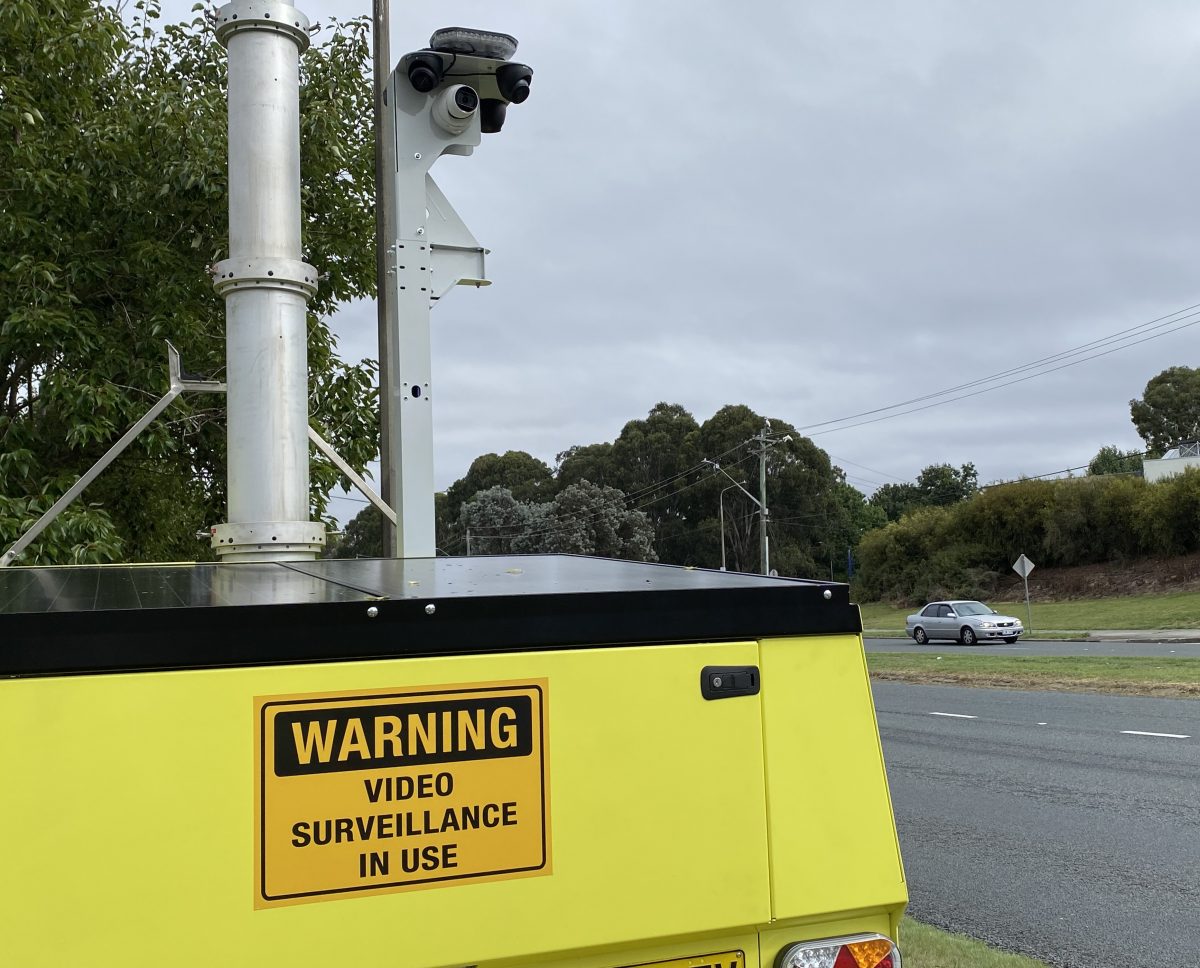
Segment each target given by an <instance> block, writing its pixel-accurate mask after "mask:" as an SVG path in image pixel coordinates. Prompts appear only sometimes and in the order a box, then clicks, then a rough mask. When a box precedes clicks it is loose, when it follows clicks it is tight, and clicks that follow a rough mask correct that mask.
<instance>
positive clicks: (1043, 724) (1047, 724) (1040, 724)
mask: <svg viewBox="0 0 1200 968" xmlns="http://www.w3.org/2000/svg"><path fill="white" fill-rule="evenodd" d="M1038 725H1039V726H1049V725H1050V724H1049V723H1038Z"/></svg>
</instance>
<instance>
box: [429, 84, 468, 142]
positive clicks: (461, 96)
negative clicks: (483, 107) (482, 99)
mask: <svg viewBox="0 0 1200 968" xmlns="http://www.w3.org/2000/svg"><path fill="white" fill-rule="evenodd" d="M478 110H479V95H478V94H476V93H475V89H474V88H473V87H470V86H469V85H467V84H452V85H450V87H448V88H446V89H445V90H444V91H442V92H441V93H440V94H438V96H437V97H436V98H435V100H434V102H433V120H434V121H435V122H436V123H437V125H438V127H440V128H442V129H444V130H445V131H448V132H449V133H450V134H462V133H463V132H464V131H466V130H467V128H468V127H470V124H471V118H473V117H474V116H475V112H476V111H478Z"/></svg>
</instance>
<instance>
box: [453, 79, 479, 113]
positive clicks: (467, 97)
mask: <svg viewBox="0 0 1200 968" xmlns="http://www.w3.org/2000/svg"><path fill="white" fill-rule="evenodd" d="M454 104H455V106H456V107H457V108H458V109H459V110H460V111H468V112H470V111H474V110H475V109H476V108H477V107H479V95H478V94H476V93H475V89H474V88H470V87H467V85H465V84H463V85H462V86H461V87H459V89H458V90H457V91H455V92H454Z"/></svg>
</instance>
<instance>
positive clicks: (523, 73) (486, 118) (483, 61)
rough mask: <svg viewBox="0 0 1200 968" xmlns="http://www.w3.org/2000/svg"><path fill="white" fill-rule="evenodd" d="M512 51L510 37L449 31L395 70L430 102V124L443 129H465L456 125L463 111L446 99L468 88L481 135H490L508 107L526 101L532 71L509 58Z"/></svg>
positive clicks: (456, 131) (457, 29)
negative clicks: (448, 93) (474, 101)
mask: <svg viewBox="0 0 1200 968" xmlns="http://www.w3.org/2000/svg"><path fill="white" fill-rule="evenodd" d="M516 50H517V41H516V38H514V37H512V36H510V35H508V34H497V33H492V32H490V31H483V30H470V29H467V28H463V27H447V28H444V29H442V30H438V31H435V32H434V34H433V36H432V37H431V38H430V39H429V46H428V47H426V48H424V49H423V50H418V51H413V52H412V53H409V54H405V55H404V57H402V58H401V59H400V65H399V68H400V70H402V71H403V72H404V73H405V75H406V76H407V77H408V81H409V84H410V85H411V86H412V88H413V90H414V91H416V92H417V93H418V94H429V95H432V96H433V97H434V99H435V102H436V103H435V104H434V107H433V111H434V120H435V121H436V122H437V124H438V126H439V127H441V128H442V129H443V130H445V131H448V132H450V133H452V134H459V133H461V132H462V131H464V130H465V126H464V127H460V126H459V125H460V123H461V121H462V117H461V112H462V109H461V108H459V109H457V110H456V109H455V107H454V105H453V101H452V99H451V101H447V100H445V98H444V94H445V91H447V90H451V89H455V88H459V87H469V88H470V89H471V90H473V91H474V92H475V94H476V95H477V96H478V99H479V102H480V105H479V106H478V107H477V111H478V114H479V119H480V131H482V132H483V133H485V134H492V133H495V132H497V131H499V130H500V129H501V127H503V125H504V120H505V116H506V114H507V108H508V105H509V104H522V103H524V101H525V100H526V99H527V98H528V97H529V90H530V84H531V83H532V81H533V68H531V67H529V65H527V64H519V63H516V62H515V61H512V60H511V59H510V58H511V57H512V55H513V54H514V53H516ZM443 86H444V89H443V90H439V88H443ZM472 113H474V112H472ZM468 123H469V122H468Z"/></svg>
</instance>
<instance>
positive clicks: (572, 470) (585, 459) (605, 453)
mask: <svg viewBox="0 0 1200 968" xmlns="http://www.w3.org/2000/svg"><path fill="white" fill-rule="evenodd" d="M612 449H613V445H612V444H609V443H603V444H587V445H586V446H579V445H576V446H574V447H569V448H567V449H566V450H564V451H562V452H560V453H559V454H558V456H557V457H556V458H555V471H554V479H555V482H556V483H557V484H558V486H559V487H560V488H562V487H566V486H567V485H568V484H578V483H579V482H580V481H591V482H592V483H593V484H611V483H612V478H614V477H615V476H616V474H617V473H618V470H617V467H616V463H615V462H614V461H613V459H612Z"/></svg>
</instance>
